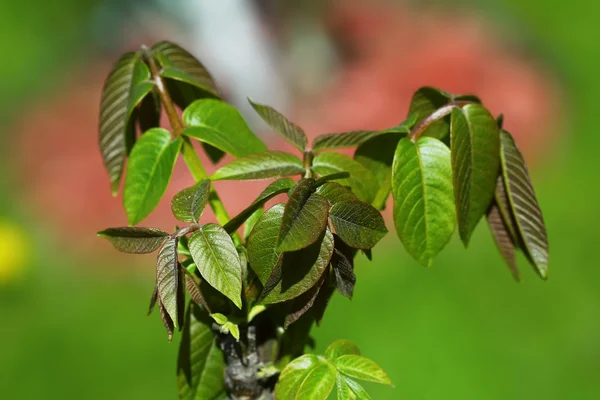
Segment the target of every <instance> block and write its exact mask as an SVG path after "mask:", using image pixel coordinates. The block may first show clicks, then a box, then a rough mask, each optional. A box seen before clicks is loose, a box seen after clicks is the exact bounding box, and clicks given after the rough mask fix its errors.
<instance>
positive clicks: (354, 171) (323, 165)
mask: <svg viewBox="0 0 600 400" xmlns="http://www.w3.org/2000/svg"><path fill="white" fill-rule="evenodd" d="M313 170H314V171H315V172H316V173H317V174H319V175H321V176H323V175H328V174H334V173H338V172H348V173H350V177H349V178H347V179H341V180H339V181H338V183H339V184H341V185H343V186H350V188H351V189H352V191H353V192H354V194H356V197H358V198H359V199H360V200H362V201H364V202H367V203H371V202H372V201H373V199H374V198H375V195H376V194H377V191H378V190H379V187H378V185H377V179H376V178H375V176H374V175H373V173H372V172H371V171H369V170H368V169H366V168H365V167H363V166H362V165H361V164H359V163H358V162H356V161H354V160H353V159H351V158H350V157H348V156H347V155H345V154H340V153H320V154H317V155H316V156H315V158H314V160H313Z"/></svg>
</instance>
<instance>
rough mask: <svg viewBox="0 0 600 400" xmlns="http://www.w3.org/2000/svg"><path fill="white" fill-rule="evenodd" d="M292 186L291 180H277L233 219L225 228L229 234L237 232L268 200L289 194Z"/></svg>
mask: <svg viewBox="0 0 600 400" xmlns="http://www.w3.org/2000/svg"><path fill="white" fill-rule="evenodd" d="M292 186H294V181H293V180H291V179H290V178H281V179H277V180H276V181H275V182H273V183H271V184H270V185H269V186H267V187H266V188H265V190H263V191H262V193H261V194H259V195H258V197H257V198H256V199H255V200H254V201H253V202H252V204H250V205H249V206H248V207H246V208H245V209H244V210H243V211H242V212H241V213H239V214H238V215H236V216H235V217H234V218H232V219H231V220H230V221H229V222H227V223H226V224H225V226H223V228H224V229H225V230H226V231H227V233H229V234H231V233H233V232H235V231H236V230H237V229H238V228H239V227H240V226H241V225H242V224H243V223H244V221H246V220H247V219H248V218H249V217H250V216H251V215H252V214H253V213H254V212H255V211H256V210H257V209H259V208H260V207H262V206H263V205H264V204H265V203H266V202H267V201H268V200H270V199H272V198H273V197H275V196H277V195H278V194H281V193H285V192H287V191H288V190H289V189H290V188H291V187H292Z"/></svg>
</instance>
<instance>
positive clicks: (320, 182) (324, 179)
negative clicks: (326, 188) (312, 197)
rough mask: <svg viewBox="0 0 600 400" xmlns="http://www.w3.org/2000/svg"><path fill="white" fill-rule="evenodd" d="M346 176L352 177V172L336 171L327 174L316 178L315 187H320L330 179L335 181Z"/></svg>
mask: <svg viewBox="0 0 600 400" xmlns="http://www.w3.org/2000/svg"><path fill="white" fill-rule="evenodd" d="M346 178H350V173H348V172H336V173H335V174H330V175H325V176H322V177H320V178H319V179H317V180H315V184H314V186H315V187H319V186H321V185H323V184H324V183H326V182H329V181H334V180H336V179H346Z"/></svg>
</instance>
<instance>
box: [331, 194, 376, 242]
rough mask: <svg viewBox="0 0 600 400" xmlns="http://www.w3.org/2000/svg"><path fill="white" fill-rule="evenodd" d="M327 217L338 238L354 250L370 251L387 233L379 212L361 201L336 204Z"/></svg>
mask: <svg viewBox="0 0 600 400" xmlns="http://www.w3.org/2000/svg"><path fill="white" fill-rule="evenodd" d="M329 216H330V217H331V223H332V224H333V227H334V228H335V231H336V233H337V234H338V236H339V237H340V238H341V239H342V240H343V241H344V242H345V243H346V244H348V245H349V246H351V247H354V248H356V249H370V248H371V247H373V246H375V245H376V244H377V242H379V241H380V240H381V239H382V238H383V237H384V236H385V234H386V233H387V228H386V227H385V223H384V222H383V217H382V216H381V214H380V213H379V211H377V210H376V209H374V208H373V207H372V206H371V205H370V204H367V203H364V202H362V201H344V202H339V203H336V204H334V205H333V206H332V207H331V210H330V211H329Z"/></svg>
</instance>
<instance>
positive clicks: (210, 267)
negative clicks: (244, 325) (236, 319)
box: [189, 224, 242, 309]
mask: <svg viewBox="0 0 600 400" xmlns="http://www.w3.org/2000/svg"><path fill="white" fill-rule="evenodd" d="M189 248H190V253H192V258H193V259H194V263H195V264H196V266H197V267H198V270H199V272H200V274H201V275H202V277H203V278H204V280H206V282H208V283H209V284H210V285H211V286H212V287H214V288H215V289H217V290H218V291H219V292H221V293H223V294H224V295H225V296H227V297H228V298H229V299H230V300H231V301H233V303H234V304H235V305H236V306H237V307H238V308H240V309H241V308H242V299H241V292H242V264H241V262H240V257H239V255H238V252H237V250H236V249H235V245H234V244H233V241H232V240H231V237H230V236H229V234H228V233H227V232H226V231H225V229H223V228H222V227H220V226H219V225H216V224H206V225H204V226H203V227H202V228H200V229H199V230H198V231H196V232H195V233H194V234H193V235H192V236H191V237H190V240H189Z"/></svg>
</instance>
